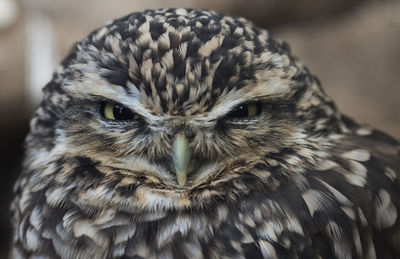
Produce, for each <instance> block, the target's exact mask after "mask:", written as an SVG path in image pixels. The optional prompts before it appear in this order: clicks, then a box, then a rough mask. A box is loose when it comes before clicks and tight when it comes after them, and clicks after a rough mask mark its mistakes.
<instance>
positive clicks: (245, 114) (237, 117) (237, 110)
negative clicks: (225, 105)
mask: <svg viewBox="0 0 400 259" xmlns="http://www.w3.org/2000/svg"><path fill="white" fill-rule="evenodd" d="M262 111H263V103H262V102H261V101H251V102H244V103H240V104H238V105H236V106H234V107H233V108H232V109H230V111H229V112H228V113H226V114H225V116H224V119H225V120H228V121H232V122H248V121H255V120H258V119H259V118H260V115H261V113H262Z"/></svg>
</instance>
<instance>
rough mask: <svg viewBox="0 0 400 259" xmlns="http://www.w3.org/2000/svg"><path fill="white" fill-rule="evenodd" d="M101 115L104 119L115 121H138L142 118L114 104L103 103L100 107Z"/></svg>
mask: <svg viewBox="0 0 400 259" xmlns="http://www.w3.org/2000/svg"><path fill="white" fill-rule="evenodd" d="M100 113H101V115H102V116H103V117H104V118H106V119H109V120H113V121H126V120H136V119H140V118H141V117H140V115H138V114H136V113H134V112H132V111H131V110H129V109H128V108H125V107H124V106H122V105H120V104H117V103H112V102H102V103H101V105H100Z"/></svg>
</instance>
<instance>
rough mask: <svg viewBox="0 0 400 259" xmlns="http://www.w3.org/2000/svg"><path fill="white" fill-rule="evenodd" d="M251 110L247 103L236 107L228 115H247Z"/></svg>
mask: <svg viewBox="0 0 400 259" xmlns="http://www.w3.org/2000/svg"><path fill="white" fill-rule="evenodd" d="M248 114H249V111H248V109H247V105H240V106H238V107H236V108H235V109H234V110H232V111H230V112H229V113H228V114H227V116H228V117H247V116H248Z"/></svg>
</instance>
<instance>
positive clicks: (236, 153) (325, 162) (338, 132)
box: [11, 9, 400, 258]
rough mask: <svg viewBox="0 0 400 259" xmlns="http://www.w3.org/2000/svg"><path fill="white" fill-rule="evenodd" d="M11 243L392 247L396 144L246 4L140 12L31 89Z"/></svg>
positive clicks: (234, 250)
mask: <svg viewBox="0 0 400 259" xmlns="http://www.w3.org/2000/svg"><path fill="white" fill-rule="evenodd" d="M26 149H27V154H26V158H25V164H24V171H23V173H22V175H21V176H20V178H19V180H18V182H17V183H16V185H15V193H16V196H15V199H14V201H13V203H12V213H13V226H14V239H13V247H12V251H11V257H13V258H35V257H36V258H37V257H42V258H232V257H233V258H398V257H399V256H400V250H399V245H400V220H399V219H398V209H399V208H400V188H399V187H400V183H399V179H400V178H399V177H400V144H399V142H397V141H396V140H395V139H393V138H391V137H389V136H387V135H386V134H384V133H381V132H379V131H377V130H374V129H372V128H371V127H369V126H366V125H360V124H358V123H356V122H355V121H353V120H352V119H350V118H348V117H346V116H344V115H342V114H341V113H340V112H339V111H338V109H337V108H336V106H335V105H334V103H333V102H332V100H331V99H330V98H329V97H328V96H327V95H326V94H325V93H324V92H323V90H322V89H321V87H320V83H319V81H318V80H317V79H316V78H315V77H314V76H312V75H311V74H310V73H309V71H308V70H307V69H306V68H305V67H304V66H303V65H302V64H301V63H300V62H299V61H298V60H297V59H296V58H294V57H292V56H291V54H290V50H289V47H288V46H287V44H285V43H282V42H280V41H277V40H275V39H274V38H272V37H271V36H270V35H269V33H268V32H267V31H265V30H261V29H259V28H257V27H255V26H254V25H252V24H251V23H250V22H248V21H246V20H245V19H243V18H235V17H230V16H224V15H221V14H217V13H214V12H209V11H199V10H192V9H164V10H158V11H151V10H148V11H144V12H141V13H134V14H131V15H129V16H127V17H124V18H121V19H119V20H115V21H113V22H111V23H109V24H107V25H106V26H104V27H102V28H100V29H98V30H96V31H94V32H93V33H92V34H90V35H89V36H88V37H87V38H86V39H84V40H83V41H82V42H80V43H78V44H77V45H76V46H75V47H74V49H73V50H72V51H71V54H70V55H69V56H68V57H67V58H66V59H65V60H64V61H63V63H62V64H61V66H60V68H59V69H58V70H57V72H56V73H55V75H54V77H53V80H52V81H51V82H50V83H49V84H48V85H47V86H46V87H45V89H44V99H43V102H42V104H41V106H40V107H39V109H38V110H37V111H36V113H35V115H34V117H33V119H32V122H31V132H30V134H29V135H28V137H27V140H26Z"/></svg>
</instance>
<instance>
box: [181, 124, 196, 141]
mask: <svg viewBox="0 0 400 259" xmlns="http://www.w3.org/2000/svg"><path fill="white" fill-rule="evenodd" d="M183 133H184V134H185V137H186V138H187V139H188V140H189V141H190V140H192V139H193V138H194V136H195V135H196V133H195V132H194V130H192V129H191V128H189V127H185V129H184V130H183Z"/></svg>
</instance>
